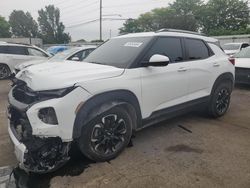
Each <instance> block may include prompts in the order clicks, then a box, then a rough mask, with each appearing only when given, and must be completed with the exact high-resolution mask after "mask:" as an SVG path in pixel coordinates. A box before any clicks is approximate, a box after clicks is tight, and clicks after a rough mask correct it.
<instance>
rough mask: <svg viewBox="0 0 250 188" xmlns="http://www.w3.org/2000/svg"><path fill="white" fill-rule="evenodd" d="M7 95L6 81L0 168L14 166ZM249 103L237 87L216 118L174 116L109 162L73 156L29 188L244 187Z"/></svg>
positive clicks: (1, 93)
mask: <svg viewBox="0 0 250 188" xmlns="http://www.w3.org/2000/svg"><path fill="white" fill-rule="evenodd" d="M8 90H9V82H8V81H0V137H1V139H0V166H6V165H15V164H16V161H15V157H14V155H13V147H12V145H11V143H10V141H9V138H8V134H7V126H6V117H5V108H6V105H7V93H8ZM249 104H250V87H242V86H241V87H240V88H239V87H238V88H236V89H235V90H234V92H233V97H232V104H231V108H230V110H229V112H228V114H227V115H226V116H224V117H223V118H221V119H218V120H213V119H208V118H204V117H201V116H198V115H195V114H189V115H186V116H183V117H179V118H176V119H173V120H171V121H167V122H165V123H161V124H158V125H156V126H153V127H150V128H147V129H144V130H142V131H140V132H138V133H137V135H136V138H134V139H133V147H128V148H127V149H126V150H125V151H124V152H123V153H122V154H121V155H120V156H119V157H118V158H117V159H115V160H112V161H110V162H109V163H91V162H90V161H88V160H87V159H85V158H84V157H82V156H78V157H75V158H73V160H71V161H70V162H69V163H68V165H66V166H65V167H64V168H62V169H60V170H59V171H57V172H55V173H53V174H50V175H46V176H39V177H37V176H34V177H31V178H30V179H31V180H32V179H33V183H36V184H35V185H36V186H35V187H48V186H49V185H50V186H51V187H60V188H64V187H74V188H78V187H91V188H92V187H107V188H110V187H111V188H112V187H114V188H116V187H120V188H122V187H136V188H140V187H142V188H145V187H148V188H152V187H241V188H244V187H246V188H249V187H250V106H249ZM183 128H184V129H183ZM31 182H32V181H31ZM33 183H31V184H32V185H33V186H31V187H34V184H33Z"/></svg>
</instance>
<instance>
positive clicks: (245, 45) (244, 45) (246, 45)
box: [241, 43, 249, 49]
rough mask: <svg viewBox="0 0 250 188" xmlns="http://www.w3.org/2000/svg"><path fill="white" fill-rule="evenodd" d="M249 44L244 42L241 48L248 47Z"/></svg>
mask: <svg viewBox="0 0 250 188" xmlns="http://www.w3.org/2000/svg"><path fill="white" fill-rule="evenodd" d="M248 46H249V44H246V43H244V44H242V46H241V49H242V48H246V47H248Z"/></svg>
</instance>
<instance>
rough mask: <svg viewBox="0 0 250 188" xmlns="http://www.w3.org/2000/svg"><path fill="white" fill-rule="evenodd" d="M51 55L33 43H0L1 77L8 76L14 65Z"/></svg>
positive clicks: (43, 58) (44, 58) (45, 58)
mask: <svg viewBox="0 0 250 188" xmlns="http://www.w3.org/2000/svg"><path fill="white" fill-rule="evenodd" d="M49 57H50V55H49V54H48V53H47V52H45V51H44V50H42V49H40V48H38V47H36V46H31V45H25V44H14V43H6V42H1V43H0V79H6V78H8V77H9V76H10V75H11V73H12V71H13V70H14V67H15V66H17V65H19V64H21V63H23V62H26V61H30V60H47V59H48V58H49Z"/></svg>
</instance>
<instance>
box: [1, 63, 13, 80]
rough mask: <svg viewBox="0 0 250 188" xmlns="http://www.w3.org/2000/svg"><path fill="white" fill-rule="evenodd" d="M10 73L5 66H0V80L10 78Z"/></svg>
mask: <svg viewBox="0 0 250 188" xmlns="http://www.w3.org/2000/svg"><path fill="white" fill-rule="evenodd" d="M10 74H11V72H10V69H9V67H8V66H7V65H4V64H0V80H3V79H6V78H8V77H9V76H10Z"/></svg>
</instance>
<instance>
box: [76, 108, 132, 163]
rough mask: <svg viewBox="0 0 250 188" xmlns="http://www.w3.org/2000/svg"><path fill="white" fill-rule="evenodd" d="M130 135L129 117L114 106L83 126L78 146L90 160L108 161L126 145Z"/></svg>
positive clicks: (123, 110) (124, 111) (122, 110)
mask: <svg viewBox="0 0 250 188" xmlns="http://www.w3.org/2000/svg"><path fill="white" fill-rule="evenodd" d="M131 136H132V120H131V117H130V116H129V114H128V112H127V111H126V110H125V109H123V108H121V107H114V108H112V109H110V110H108V111H106V112H104V113H102V114H101V115H98V116H97V117H95V118H94V119H93V120H92V121H90V123H88V124H87V125H85V126H83V128H82V133H81V136H80V138H79V139H78V146H79V148H80V150H81V152H82V153H83V154H84V155H85V156H86V157H88V158H89V159H91V160H94V161H96V162H103V161H109V160H111V159H114V158H115V157H117V156H118V155H119V154H120V153H121V152H122V151H123V150H124V149H125V148H126V147H127V145H128V144H129V142H130V139H131Z"/></svg>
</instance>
